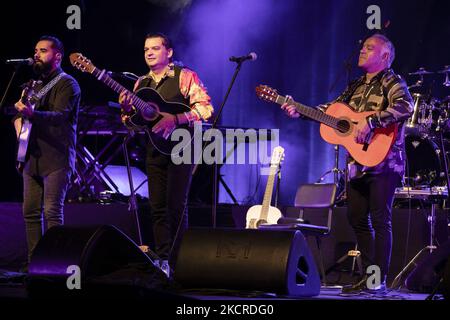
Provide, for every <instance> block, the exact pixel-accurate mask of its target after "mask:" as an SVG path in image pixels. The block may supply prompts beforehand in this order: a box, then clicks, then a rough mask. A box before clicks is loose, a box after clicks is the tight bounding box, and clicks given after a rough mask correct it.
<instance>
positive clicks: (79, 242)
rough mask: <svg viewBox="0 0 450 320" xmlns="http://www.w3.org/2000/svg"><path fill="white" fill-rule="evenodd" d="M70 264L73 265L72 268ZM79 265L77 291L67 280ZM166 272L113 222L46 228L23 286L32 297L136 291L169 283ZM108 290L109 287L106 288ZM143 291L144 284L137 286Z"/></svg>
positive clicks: (32, 258)
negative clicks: (79, 287) (98, 224)
mask: <svg viewBox="0 0 450 320" xmlns="http://www.w3.org/2000/svg"><path fill="white" fill-rule="evenodd" d="M71 266H72V267H71ZM74 266H76V267H78V271H79V275H80V281H79V282H80V284H81V290H73V288H68V286H67V281H68V279H69V277H70V276H72V275H74V274H75V273H74ZM166 280H167V279H166V277H165V275H164V274H163V273H162V271H160V270H159V269H158V268H156V267H154V266H153V263H152V260H151V259H150V258H149V257H148V256H147V255H146V254H145V253H144V252H142V251H141V250H140V249H139V247H138V246H137V244H136V243H134V242H133V241H132V240H131V239H130V238H129V237H128V236H126V235H125V234H124V233H122V232H121V231H120V230H119V229H117V228H116V227H114V226H112V225H103V226H95V227H73V226H57V227H53V228H50V229H49V230H47V232H46V233H45V234H44V236H43V237H42V239H41V240H40V241H39V243H38V244H37V246H36V248H35V250H34V252H33V255H32V257H31V261H30V265H29V276H28V281H27V285H28V286H27V288H28V290H29V293H30V294H31V295H35V296H38V297H39V296H42V293H45V294H48V295H59V294H61V295H65V294H67V295H77V294H81V295H86V294H90V293H89V290H90V291H91V293H92V292H94V291H96V292H102V293H105V292H110V293H112V292H117V291H118V290H115V291H114V287H116V288H117V287H120V286H121V287H122V288H126V289H125V290H129V291H132V290H134V289H133V288H132V286H133V285H134V284H139V283H140V284H143V283H145V282H147V283H146V284H144V287H145V286H146V287H147V288H149V289H154V288H156V289H157V287H158V286H165V287H167V283H166V282H164V281H166ZM105 288H110V289H111V290H104V289H105ZM141 289H142V288H141Z"/></svg>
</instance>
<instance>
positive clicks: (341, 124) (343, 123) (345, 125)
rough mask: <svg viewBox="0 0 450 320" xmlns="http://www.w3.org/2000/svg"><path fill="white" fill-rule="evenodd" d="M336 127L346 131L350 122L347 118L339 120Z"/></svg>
mask: <svg viewBox="0 0 450 320" xmlns="http://www.w3.org/2000/svg"><path fill="white" fill-rule="evenodd" d="M337 127H338V130H339V132H341V133H347V132H348V131H349V130H350V123H349V122H348V121H347V120H339V121H338V123H337Z"/></svg>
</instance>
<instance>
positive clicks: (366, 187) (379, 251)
mask: <svg viewBox="0 0 450 320" xmlns="http://www.w3.org/2000/svg"><path fill="white" fill-rule="evenodd" d="M399 183H400V175H399V174H397V173H386V174H378V175H370V174H368V175H366V176H364V177H362V178H359V179H356V180H352V181H350V183H349V185H348V219H349V221H350V224H351V226H352V227H353V229H354V231H355V234H356V239H357V242H358V250H360V251H361V253H362V261H363V264H364V267H365V268H367V267H368V266H369V265H372V264H375V265H378V266H379V267H380V269H381V280H382V281H383V280H385V278H386V275H387V273H388V270H389V263H390V260H391V252H392V204H393V200H394V193H395V188H396V187H397V186H398V185H399Z"/></svg>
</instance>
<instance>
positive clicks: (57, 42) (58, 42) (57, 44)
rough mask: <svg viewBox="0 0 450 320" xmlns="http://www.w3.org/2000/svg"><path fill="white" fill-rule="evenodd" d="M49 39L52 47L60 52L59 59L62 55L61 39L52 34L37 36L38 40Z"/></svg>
mask: <svg viewBox="0 0 450 320" xmlns="http://www.w3.org/2000/svg"><path fill="white" fill-rule="evenodd" d="M45 40H47V41H50V42H51V43H52V48H53V49H54V50H56V51H58V52H59V53H60V54H61V59H62V57H64V45H63V43H62V41H61V40H59V39H58V38H57V37H54V36H47V35H45V36H42V37H40V38H39V41H45Z"/></svg>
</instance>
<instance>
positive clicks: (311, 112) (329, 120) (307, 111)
mask: <svg viewBox="0 0 450 320" xmlns="http://www.w3.org/2000/svg"><path fill="white" fill-rule="evenodd" d="M275 102H276V103H278V104H280V105H282V104H283V103H286V102H288V103H291V104H293V105H294V106H295V109H296V110H297V112H298V113H300V114H301V115H302V116H305V117H307V118H309V119H311V120H314V121H317V122H320V123H323V124H325V125H327V126H329V127H331V128H333V129H336V130H339V126H338V123H339V121H340V119H338V118H335V117H332V116H330V115H327V114H326V113H324V112H322V111H320V110H317V109H315V108H311V107H308V106H305V105H303V104H301V103H299V102H296V101H294V100H292V99H289V98H287V97H284V96H281V95H278V96H277V98H276V100H275Z"/></svg>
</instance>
